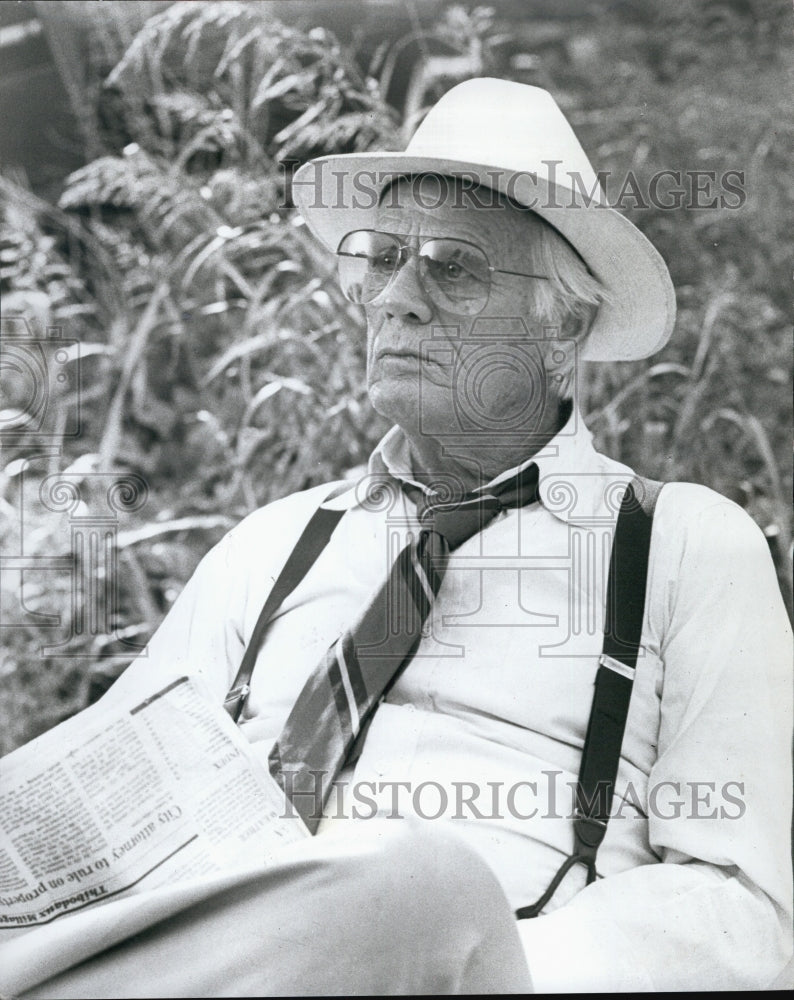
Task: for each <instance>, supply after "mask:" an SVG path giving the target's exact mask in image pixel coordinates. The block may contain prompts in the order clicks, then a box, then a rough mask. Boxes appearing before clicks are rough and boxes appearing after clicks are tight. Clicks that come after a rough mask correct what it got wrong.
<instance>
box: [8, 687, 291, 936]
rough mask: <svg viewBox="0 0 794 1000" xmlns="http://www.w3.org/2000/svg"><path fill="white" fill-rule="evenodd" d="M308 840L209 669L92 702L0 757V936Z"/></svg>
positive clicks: (262, 860) (263, 860) (266, 857)
mask: <svg viewBox="0 0 794 1000" xmlns="http://www.w3.org/2000/svg"><path fill="white" fill-rule="evenodd" d="M307 836H309V834H308V831H307V830H306V828H305V826H304V825H303V823H302V822H301V821H300V819H299V818H298V817H297V815H296V814H295V813H294V812H292V811H291V810H290V808H289V806H288V805H287V803H286V800H285V797H284V794H283V792H282V791H281V790H280V789H279V787H278V786H277V785H276V783H275V782H274V781H273V779H272V778H271V776H270V774H269V773H268V771H267V770H266V768H265V767H264V765H263V764H262V763H261V762H260V761H259V760H258V759H257V758H256V756H255V754H254V753H253V752H252V750H251V747H250V745H249V743H248V742H247V740H246V739H245V737H244V736H243V735H242V734H241V733H240V731H239V730H238V728H237V726H236V725H235V724H234V723H233V722H232V720H231V718H230V717H229V715H228V714H227V713H226V712H225V711H224V710H223V708H222V707H220V706H219V705H217V704H215V703H214V702H213V701H212V700H211V699H210V697H209V695H208V693H207V691H206V689H205V687H204V684H203V682H202V681H201V680H200V678H196V677H181V678H178V679H175V680H173V681H171V682H170V683H168V684H167V685H166V686H165V687H163V688H162V689H160V690H157V691H152V693H151V695H150V696H149V697H147V698H146V699H145V700H143V701H137V700H136V702H135V703H132V702H127V703H125V702H123V701H122V702H116V703H115V704H113V705H112V706H111V707H108V705H107V703H103V704H102V705H95V706H92V707H90V708H88V709H86V710H85V711H83V712H81V713H80V714H79V715H77V716H75V717H73V718H72V719H69V720H67V721H66V722H63V723H61V725H59V726H56V727H55V728H54V729H52V730H50V731H49V732H48V733H45V734H44V735H42V736H39V737H37V738H36V739H35V740H32V741H31V742H30V743H28V744H26V745H25V746H23V747H20V748H19V749H18V750H15V751H14V752H13V753H11V754H9V755H8V756H6V757H4V758H3V759H1V760H0V941H1V940H2V937H3V934H2V931H3V930H4V929H6V930H11V929H14V930H17V931H19V930H20V929H22V928H32V927H34V926H37V925H42V924H47V923H50V922H51V921H53V920H55V919H56V918H57V917H59V916H61V915H63V914H66V913H73V912H75V911H77V910H82V909H84V908H85V907H88V906H94V905H96V904H98V903H102V902H103V901H105V900H109V899H115V898H118V897H120V896H121V895H123V894H130V893H134V892H137V891H140V890H141V889H151V888H155V887H157V886H161V885H165V884H166V883H176V882H179V881H182V880H186V879H190V878H195V877H196V876H203V875H210V874H212V873H216V872H225V871H231V870H234V869H239V868H243V867H249V868H250V867H251V866H256V865H258V864H261V865H262V866H263V868H264V867H265V866H266V865H267V864H268V862H269V861H270V860H271V859H272V858H273V857H274V856H275V855H276V853H277V852H278V851H279V849H280V848H281V847H282V846H283V845H285V844H287V843H290V842H292V841H295V840H299V839H301V838H302V837H307Z"/></svg>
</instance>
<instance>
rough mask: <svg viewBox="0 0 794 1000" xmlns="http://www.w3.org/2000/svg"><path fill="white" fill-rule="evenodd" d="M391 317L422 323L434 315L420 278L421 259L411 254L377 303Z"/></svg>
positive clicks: (427, 321) (428, 320)
mask: <svg viewBox="0 0 794 1000" xmlns="http://www.w3.org/2000/svg"><path fill="white" fill-rule="evenodd" d="M377 304H378V305H379V306H380V308H381V309H383V310H384V312H385V313H386V315H387V316H388V317H389V318H390V319H393V318H399V319H403V320H407V321H408V322H409V323H415V324H417V325H422V324H425V323H429V322H430V320H431V319H432V317H433V303H432V302H431V300H430V299H429V298H428V295H427V292H426V291H425V290H424V287H423V286H422V282H421V280H420V278H419V259H418V257H417V256H416V255H415V254H411V255H410V256H409V258H408V260H407V261H405V263H404V264H403V265H402V267H401V268H400V269H399V271H398V272H397V274H395V276H394V278H392V280H391V283H390V284H389V285H388V287H387V288H386V290H385V291H384V292H383V294H382V295H381V297H380V302H379V303H377Z"/></svg>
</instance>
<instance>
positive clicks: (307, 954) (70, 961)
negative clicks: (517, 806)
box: [0, 820, 532, 1000]
mask: <svg viewBox="0 0 794 1000" xmlns="http://www.w3.org/2000/svg"><path fill="white" fill-rule="evenodd" d="M3 948H4V949H7V950H6V959H8V957H9V956H10V961H9V960H5V959H4V958H3V956H2V954H1V953H0V993H2V994H3V996H5V997H10V996H15V997H24V998H25V1000H32V998H34V997H35V998H52V1000H55V998H57V1000H66V998H71V997H74V998H79V1000H91V998H111V997H130V998H131V997H267V996H319V995H332V996H342V995H346V996H359V995H370V996H373V995H374V996H377V995H389V994H391V995H395V994H396V995H409V994H410V995H443V994H455V993H465V994H475V993H478V994H484V993H526V992H531V989H532V987H531V980H530V976H529V972H528V969H527V965H526V960H525V958H524V953H523V950H522V947H521V943H520V940H519V936H518V932H517V930H516V921H515V917H514V916H513V913H512V911H511V909H510V906H509V905H508V902H507V899H506V897H505V896H504V893H503V891H502V889H501V886H500V885H499V883H498V882H497V880H496V878H495V876H494V875H493V874H492V872H491V870H490V869H489V868H488V866H487V865H486V864H485V862H484V861H482V859H481V858H480V857H479V856H478V855H477V854H475V853H474V852H473V851H472V850H471V849H470V848H469V847H468V846H466V845H465V844H463V843H462V842H461V841H459V840H458V839H457V838H456V837H454V835H453V834H450V833H446V832H443V833H442V832H440V831H439V830H437V829H435V828H434V827H433V824H432V823H423V824H418V823H415V822H412V821H407V820H392V821H389V820H368V821H361V822H357V823H355V824H353V825H352V826H351V824H350V823H348V822H345V823H344V829H343V830H340V831H339V832H337V831H332V832H328V833H323V834H321V835H320V836H318V837H314V838H312V839H308V840H305V841H302V842H299V843H297V844H292V845H290V846H289V847H287V848H285V850H284V853H283V855H282V856H280V859H279V861H278V863H276V864H274V865H272V866H271V867H269V868H267V869H266V870H264V871H258V872H255V873H254V872H240V873H237V874H235V875H232V876H224V877H222V878H218V877H213V878H211V879H204V880H201V881H197V882H195V883H182V884H180V885H177V886H173V887H168V888H164V889H159V890H152V891H150V892H146V893H139V894H137V895H135V896H131V897H129V898H128V899H121V900H118V901H115V902H110V903H107V904H104V905H102V906H98V907H89V908H87V909H86V910H85V911H83V912H82V913H78V914H74V915H70V916H67V917H63V918H60V919H58V920H56V921H54V922H53V924H51V925H49V926H47V927H45V928H41V929H36V930H34V931H32V932H29V933H27V934H25V935H23V936H21V937H19V938H17V939H16V940H15V941H11V942H8V943H7V944H6V945H4V946H3ZM75 962H76V963H77V964H74V963H75Z"/></svg>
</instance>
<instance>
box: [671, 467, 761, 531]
mask: <svg viewBox="0 0 794 1000" xmlns="http://www.w3.org/2000/svg"><path fill="white" fill-rule="evenodd" d="M656 524H657V530H658V531H659V532H664V533H665V534H675V535H686V534H687V533H690V532H692V531H695V532H697V533H698V535H699V537H701V538H705V537H713V538H714V539H715V540H722V541H724V542H725V543H726V544H728V543H729V542H730V540H731V538H730V537H726V536H725V533H726V532H728V533H729V534H730V536H731V537H733V538H737V537H740V538H745V539H746V538H753V539H756V540H757V539H758V538H759V537H760V538H761V539H762V540H763V532H762V531H761V529H760V528H759V527H758V525H757V524H756V522H755V521H754V520H753V518H752V517H751V516H750V515H749V514H748V513H747V511H746V510H745V509H744V508H743V507H740V506H739V504H737V503H736V502H735V501H733V500H731V499H730V498H729V497H727V496H724V495H723V494H722V493H718V492H717V491H716V490H714V489H711V487H709V486H703V485H702V484H700V483H688V482H669V483H665V485H664V488H663V489H662V491H661V493H660V494H659V499H658V501H657V504H656Z"/></svg>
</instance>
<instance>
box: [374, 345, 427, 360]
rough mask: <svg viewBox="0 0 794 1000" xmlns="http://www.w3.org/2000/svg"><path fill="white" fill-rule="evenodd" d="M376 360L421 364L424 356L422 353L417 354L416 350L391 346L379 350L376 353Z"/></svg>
mask: <svg viewBox="0 0 794 1000" xmlns="http://www.w3.org/2000/svg"><path fill="white" fill-rule="evenodd" d="M375 361H376V362H381V361H396V362H402V363H413V364H420V363H421V362H422V357H421V355H420V354H417V353H416V351H407V350H405V349H402V348H396V347H389V348H385V349H384V350H381V351H378V352H377V353H376V355H375Z"/></svg>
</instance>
